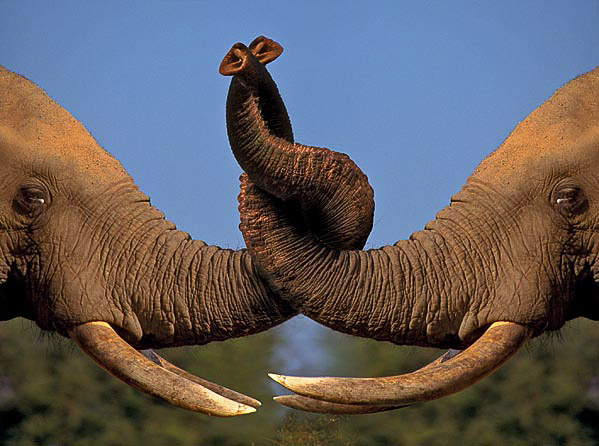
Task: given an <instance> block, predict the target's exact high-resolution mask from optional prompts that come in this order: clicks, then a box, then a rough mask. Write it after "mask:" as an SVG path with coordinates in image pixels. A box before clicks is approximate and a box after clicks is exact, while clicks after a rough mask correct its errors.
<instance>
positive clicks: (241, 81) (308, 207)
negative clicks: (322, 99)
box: [220, 38, 374, 249]
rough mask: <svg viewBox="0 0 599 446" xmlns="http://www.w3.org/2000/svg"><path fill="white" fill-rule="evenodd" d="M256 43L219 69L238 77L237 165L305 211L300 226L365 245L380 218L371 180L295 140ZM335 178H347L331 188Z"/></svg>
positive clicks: (339, 243)
mask: <svg viewBox="0 0 599 446" xmlns="http://www.w3.org/2000/svg"><path fill="white" fill-rule="evenodd" d="M259 39H264V38H258V39H256V40H259ZM262 42H263V44H264V45H265V47H268V46H269V45H270V46H272V45H278V44H276V43H275V42H272V41H270V40H268V39H264V40H263V41H262ZM253 45H254V43H252V45H250V48H246V47H245V45H243V44H240V43H238V44H236V45H234V46H233V48H232V49H231V51H229V53H228V54H227V55H226V56H225V58H224V60H223V63H222V64H221V69H220V71H221V73H222V74H224V75H233V76H234V77H233V80H232V81H231V86H230V88H229V94H228V96H227V131H228V134H229V142H230V144H231V148H232V150H233V153H234V155H235V157H236V159H237V161H238V162H239V164H240V165H241V167H242V168H243V169H244V171H245V172H246V173H247V174H248V175H249V176H250V178H251V180H252V181H253V182H255V183H256V184H257V185H258V186H259V187H260V188H261V189H263V190H266V191H268V192H269V193H271V194H273V195H275V196H276V197H278V198H280V199H282V200H284V201H288V202H293V203H294V204H295V208H296V209H299V211H300V212H299V214H298V222H304V223H305V224H306V225H307V226H308V227H309V228H310V230H311V232H312V233H314V234H315V235H316V236H317V237H318V239H319V240H320V241H321V242H322V243H324V244H325V245H327V246H329V247H332V248H337V249H360V248H362V247H363V246H364V244H365V243H366V239H367V237H368V234H369V233H370V230H371V229H372V220H373V214H374V194H373V191H372V188H371V187H370V185H369V184H368V179H367V177H366V175H364V174H363V173H362V172H361V171H360V169H358V168H357V166H356V165H355V164H354V163H353V162H352V161H351V160H350V159H349V157H348V156H347V155H345V154H342V153H337V152H332V151H330V150H327V149H321V148H317V147H309V146H304V145H301V144H294V143H293V137H292V135H291V130H290V124H289V128H288V127H287V123H288V118H287V120H285V119H282V118H277V117H278V116H284V117H285V118H286V117H287V113H286V111H285V106H284V104H283V102H282V99H281V97H280V95H279V92H278V89H277V86H276V84H275V83H274V81H273V80H272V78H271V77H270V74H269V73H268V71H267V70H266V68H265V67H264V61H263V59H261V58H260V55H259V54H258V55H256V54H255V53H256V51H252V46H253ZM279 48H280V47H279ZM281 51H282V49H280V51H279V53H278V54H280V52H281ZM278 54H277V55H278ZM275 57H276V56H275ZM270 60H272V59H270ZM270 60H268V61H270ZM331 178H340V179H341V181H339V182H335V183H332V182H330V179H331ZM333 184H334V187H331V185H333Z"/></svg>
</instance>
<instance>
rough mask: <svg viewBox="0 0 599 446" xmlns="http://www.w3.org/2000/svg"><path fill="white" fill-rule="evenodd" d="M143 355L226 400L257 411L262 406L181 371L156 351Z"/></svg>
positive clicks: (147, 351)
mask: <svg viewBox="0 0 599 446" xmlns="http://www.w3.org/2000/svg"><path fill="white" fill-rule="evenodd" d="M141 354H142V355H144V356H145V357H146V358H148V359H150V360H151V361H153V362H155V363H156V364H158V365H159V366H160V367H163V368H165V369H166V370H168V371H170V372H173V373H176V374H177V375H179V376H181V377H183V378H185V379H188V380H189V381H193V382H194V383H196V384H199V385H200V386H204V387H206V388H207V389H209V390H212V391H213V392H214V393H218V394H219V395H220V396H224V397H225V398H228V399H230V400H233V401H237V402H238V403H241V404H247V405H248V406H252V407H254V408H256V409H257V408H258V407H260V406H261V405H262V403H261V402H260V401H258V400H255V399H254V398H251V397H249V396H247V395H244V394H243V393H239V392H235V391H234V390H231V389H227V388H226V387H223V386H221V385H219V384H216V383H213V382H211V381H208V380H207V379H204V378H200V377H199V376H195V375H192V374H191V373H189V372H188V371H186V370H183V369H180V368H179V367H177V366H176V365H175V364H173V363H171V362H168V361H167V360H166V359H164V358H163V357H162V356H160V355H159V354H158V353H156V352H155V351H154V350H142V351H141Z"/></svg>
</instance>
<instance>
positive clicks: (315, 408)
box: [273, 395, 408, 415]
mask: <svg viewBox="0 0 599 446" xmlns="http://www.w3.org/2000/svg"><path fill="white" fill-rule="evenodd" d="M273 400H275V401H276V402H277V403H279V404H282V405H283V406H287V407H290V408H292V409H298V410H303V411H306V412H314V413H328V414H333V415H362V414H369V413H377V412H386V411H389V410H394V409H401V408H402V407H407V406H408V405H406V406H368V405H359V404H340V403H331V402H329V401H322V400H316V399H314V398H308V397H306V396H301V395H281V396H275V397H274V398H273Z"/></svg>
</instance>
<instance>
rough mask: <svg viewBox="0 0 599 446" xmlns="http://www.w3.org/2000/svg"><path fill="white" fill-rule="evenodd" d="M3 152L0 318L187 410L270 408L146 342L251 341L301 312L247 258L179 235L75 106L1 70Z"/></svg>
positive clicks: (0, 148) (225, 413) (218, 411)
mask: <svg viewBox="0 0 599 446" xmlns="http://www.w3.org/2000/svg"><path fill="white" fill-rule="evenodd" d="M287 121H288V119H287ZM0 160H1V163H0V192H1V195H0V320H8V319H11V318H15V317H24V318H27V319H30V320H32V321H35V322H36V323H37V324H38V325H39V327H41V328H42V329H44V330H50V331H54V332H57V333H59V334H61V335H63V336H67V337H70V338H71V339H73V340H74V341H75V342H76V343H77V344H78V345H79V346H80V347H81V348H82V349H83V350H85V352H86V353H88V354H89V355H90V356H92V358H93V359H94V360H95V361H97V362H98V363H99V365H101V366H102V367H104V368H105V369H107V370H108V371H109V372H110V373H112V374H113V375H115V376H116V377H118V378H120V379H122V380H124V381H125V382H127V383H128V384H130V385H132V386H134V387H136V388H138V389H140V390H142V391H144V392H147V393H150V394H152V395H155V396H158V397H160V398H162V399H164V400H166V401H168V402H170V403H172V404H175V405H177V406H180V407H183V408H187V409H191V410H196V411H200V412H205V413H208V414H212V415H219V416H231V415H237V414H243V413H249V412H253V411H254V410H255V407H257V406H259V404H260V403H259V402H258V401H256V400H254V399H252V398H249V397H246V396H244V395H241V394H238V393H236V392H233V391H230V390H228V389H225V388H222V387H220V386H218V385H215V384H212V383H209V382H207V381H204V380H202V379H200V378H197V377H194V376H193V375H190V374H187V373H186V372H184V371H183V370H180V369H177V368H176V367H175V366H173V365H172V364H169V363H168V362H166V361H165V360H163V359H162V358H160V357H159V356H158V355H156V354H155V353H153V352H152V351H146V352H145V353H146V354H145V355H142V354H141V353H140V352H139V351H138V350H137V349H148V348H152V347H167V346H180V345H186V344H187V345H190V344H205V343H207V342H210V341H214V340H224V339H228V338H232V337H239V336H246V335H249V334H252V333H257V332H260V331H262V330H265V329H268V328H270V327H272V326H274V325H276V324H279V323H281V322H283V321H284V320H286V319H288V318H289V317H291V316H293V315H294V314H295V313H296V312H295V310H293V309H292V308H291V306H290V305H289V304H287V303H285V302H284V301H281V300H279V299H277V298H276V295H275V294H274V293H273V292H272V291H271V290H270V289H269V287H268V286H267V285H266V284H265V283H264V281H263V280H261V279H260V277H259V276H258V274H257V273H256V270H255V267H254V265H253V263H252V261H251V259H250V257H249V255H248V254H247V252H245V251H231V250H226V249H220V248H218V247H215V246H209V245H207V244H205V243H204V242H201V241H196V240H191V239H190V237H189V235H188V234H186V233H183V232H180V231H178V230H176V227H175V225H174V224H172V223H170V222H169V221H167V220H166V219H165V217H164V215H163V214H162V213H161V212H160V211H158V210H157V209H156V208H154V207H153V206H152V205H151V204H150V201H149V199H148V197H147V196H146V195H144V194H143V193H142V192H141V191H140V190H139V189H138V188H137V186H136V185H135V183H134V182H133V180H132V178H131V177H130V176H129V175H128V174H127V172H126V171H125V169H124V168H123V167H122V166H121V164H120V163H119V162H118V161H117V160H116V159H114V158H113V157H112V156H111V155H109V154H108V153H107V152H106V151H105V150H104V149H103V148H102V147H100V145H99V144H98V143H97V142H96V141H95V140H94V138H93V137H92V136H91V135H90V134H89V133H88V132H87V130H86V129H85V128H84V127H83V126H82V125H81V124H80V123H79V122H78V121H77V120H76V119H75V118H73V116H72V115H71V114H69V113H68V112H67V111H66V110H65V109H63V108H62V107H61V106H59V105H58V104H57V103H56V102H54V101H53V100H52V99H50V97H48V95H47V94H46V93H45V92H44V91H43V90H42V89H40V88H39V87H37V86H36V85H35V84H33V83H32V82H30V81H29V80H27V79H25V78H23V77H21V76H19V75H17V74H15V73H12V72H10V71H8V70H6V69H4V68H2V67H0Z"/></svg>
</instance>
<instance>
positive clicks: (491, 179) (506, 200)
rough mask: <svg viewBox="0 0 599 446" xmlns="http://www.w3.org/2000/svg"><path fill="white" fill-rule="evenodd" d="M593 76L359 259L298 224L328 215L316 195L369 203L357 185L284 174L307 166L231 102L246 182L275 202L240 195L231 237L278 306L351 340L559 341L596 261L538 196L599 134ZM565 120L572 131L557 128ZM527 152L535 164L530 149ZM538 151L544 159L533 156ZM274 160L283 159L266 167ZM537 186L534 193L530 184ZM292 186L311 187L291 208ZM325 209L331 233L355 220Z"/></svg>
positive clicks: (351, 179)
mask: <svg viewBox="0 0 599 446" xmlns="http://www.w3.org/2000/svg"><path fill="white" fill-rule="evenodd" d="M594 73H595V74H589V75H586V79H587V83H586V84H585V83H584V82H583V81H573V83H572V85H573V86H570V87H569V88H568V87H564V89H563V90H564V91H565V93H561V96H560V97H559V98H558V97H556V98H555V99H552V100H550V101H548V103H547V104H546V105H544V106H542V107H540V108H539V109H538V110H537V111H536V112H534V113H533V114H531V116H530V117H529V118H528V119H527V120H526V121H525V122H524V123H523V124H521V125H520V126H519V127H518V129H516V130H515V131H514V133H513V135H512V136H510V138H508V140H507V141H506V143H504V145H503V146H502V148H501V149H500V150H498V151H497V152H495V153H494V154H493V155H492V156H491V157H489V159H488V160H486V161H485V162H484V163H483V164H482V165H481V168H479V169H478V170H477V172H476V173H475V174H474V175H473V176H472V177H471V178H470V179H469V181H468V183H467V185H466V186H465V187H464V188H463V190H462V191H461V192H460V193H459V194H457V195H456V197H454V199H453V202H452V204H451V205H450V206H449V207H448V208H446V209H444V210H443V211H441V212H440V213H439V214H438V216H437V219H436V220H435V221H433V222H431V223H429V224H428V225H427V226H426V228H425V230H424V231H420V232H417V233H415V234H413V235H412V237H411V238H410V240H407V241H400V242H398V243H397V244H396V245H394V246H391V247H384V248H381V249H379V250H372V251H368V252H355V251H348V250H342V249H340V248H339V247H338V246H334V245H333V246H331V245H329V246H326V244H325V243H323V241H322V239H321V238H320V237H318V231H319V220H318V219H313V220H308V223H307V224H306V223H305V221H304V219H302V218H301V215H299V216H298V207H299V208H300V209H305V206H306V205H305V204H304V201H308V202H309V203H310V204H309V205H311V206H313V207H315V208H318V209H324V208H326V207H327V205H328V204H329V203H330V202H329V201H327V200H326V199H320V200H319V198H318V197H319V196H321V195H320V194H321V192H319V190H326V191H329V192H330V191H336V190H339V188H341V187H343V188H344V192H343V194H347V195H344V196H350V197H351V199H352V201H354V202H360V198H359V197H356V196H355V195H351V193H350V192H349V191H357V193H358V195H359V194H362V199H363V197H364V196H365V195H366V194H364V189H361V186H360V176H359V175H356V174H354V175H350V174H348V173H347V171H342V170H341V168H340V169H325V170H324V171H323V170H319V169H313V170H310V169H307V168H304V166H305V164H304V163H301V162H299V163H298V162H295V163H294V162H293V161H288V160H290V159H303V157H306V158H308V159H310V156H309V155H305V154H304V150H302V149H303V146H300V145H299V144H295V145H294V146H290V145H284V144H282V143H280V142H278V141H277V140H276V138H269V135H268V128H267V127H266V126H265V125H264V122H263V121H264V120H263V119H261V116H260V111H259V104H260V101H258V100H255V99H254V100H253V101H250V100H245V101H240V100H237V101H235V102H232V101H228V104H229V103H230V105H229V106H228V107H230V108H232V109H233V110H231V111H229V112H228V114H227V116H228V118H229V120H230V121H232V122H228V126H229V128H230V129H234V130H235V131H233V132H231V131H230V132H229V134H230V138H231V145H232V147H233V150H234V151H235V152H236V157H237V159H238V160H239V161H240V164H241V165H242V167H243V168H244V169H245V170H246V172H248V175H249V177H250V179H251V180H253V181H256V184H257V185H258V186H260V187H261V188H263V189H264V190H265V191H266V192H268V194H271V196H269V195H268V194H266V193H265V192H262V191H261V190H259V189H258V188H257V187H255V185H253V184H251V183H249V182H245V183H244V184H243V190H242V193H241V195H240V208H239V209H240V213H241V225H240V228H241V230H242V232H243V234H244V238H245V241H246V244H247V246H248V250H249V252H250V254H251V255H252V257H254V258H255V259H256V261H257V263H258V265H259V268H260V271H261V273H262V274H264V276H265V277H266V278H267V279H268V281H269V283H270V284H271V285H272V287H273V288H274V289H275V290H277V291H278V292H279V293H280V296H281V297H282V298H284V299H288V300H289V301H290V302H292V304H293V305H294V306H295V307H296V308H298V309H300V311H302V312H303V313H305V314H306V315H308V316H309V317H311V318H313V319H315V320H316V321H318V322H321V323H323V324H325V325H327V326H329V327H331V328H333V329H336V330H340V331H343V332H346V333H351V334H356V335H360V336H366V337H370V338H375V339H380V340H389V341H392V342H396V343H402V344H416V345H425V346H427V345H428V346H449V347H461V346H465V345H468V344H470V343H471V342H472V341H474V340H475V339H476V338H477V337H478V336H479V335H480V334H481V333H482V330H484V329H485V328H486V327H487V326H489V325H490V324H491V323H493V322H497V321H510V322H515V323H518V324H521V325H526V326H527V327H530V328H531V329H532V330H533V332H534V334H539V333H541V332H542V331H544V330H547V329H558V328H560V327H561V326H562V325H563V323H564V322H565V321H566V320H567V319H569V318H572V317H576V316H578V315H581V314H583V313H582V310H581V309H580V304H579V303H577V302H576V299H580V296H577V287H578V285H577V284H579V283H580V282H581V278H582V276H581V274H582V271H584V269H585V268H587V269H588V266H586V267H585V264H590V262H591V260H589V258H590V257H586V256H585V257H583V256H582V255H578V256H577V255H576V253H577V252H578V253H580V254H584V253H585V252H586V249H585V248H583V249H581V247H580V246H581V245H580V243H581V241H582V239H580V238H572V233H571V232H568V230H567V229H564V228H567V226H564V223H563V221H562V220H560V219H559V216H556V215H555V214H554V213H553V214H552V212H555V211H554V210H553V209H548V199H549V198H550V194H551V189H550V190H548V191H547V190H545V188H546V186H547V184H549V185H551V184H552V183H553V182H555V181H557V180H559V178H560V175H563V176H565V175H568V174H571V173H570V172H571V168H570V167H569V166H570V165H571V164H572V162H571V161H570V160H568V159H564V157H565V156H566V155H567V154H568V153H570V150H571V148H572V147H576V146H578V145H579V144H581V141H582V140H584V134H585V129H587V128H589V127H592V125H593V122H596V121H593V120H592V119H590V118H589V116H594V115H595V114H596V109H597V107H596V103H593V99H592V98H593V97H596V96H595V91H596V85H597V84H596V83H593V82H596V80H595V81H594V80H593V79H594V78H596V74H597V70H595V72H594ZM577 82H578V83H577ZM589 86H590V90H591V91H590V92H589V91H587V90H589ZM559 94H560V93H558V94H557V95H556V96H558V95H559ZM593 104H595V105H593ZM583 111H584V113H583ZM570 120H571V121H572V125H571V126H569V127H566V123H569V122H570ZM236 121H238V122H236ZM554 133H555V134H556V137H555V138H553V136H552V135H553V134H554ZM521 135H525V136H521ZM550 135H551V138H550V137H549V136H550ZM565 135H567V138H566V137H565ZM521 139H524V140H525V142H524V143H522V142H520V140H521ZM538 144H542V146H541V147H536V145H538ZM531 146H532V147H535V151H534V153H533V152H532V151H530V150H527V148H528V147H531ZM539 150H541V151H544V152H545V153H546V156H544V157H539V156H538V151H539ZM276 151H279V152H278V153H280V152H283V153H282V154H279V155H276V156H277V157H278V158H276V159H275V160H274V161H273V159H272V158H273V157H275V155H274V154H275V153H276ZM510 154H512V155H514V156H513V157H510ZM318 156H319V157H321V158H322V159H323V160H324V161H319V165H325V166H328V165H334V164H335V163H336V162H338V163H339V164H342V165H343V166H344V167H345V168H348V169H350V170H351V169H353V170H357V167H355V165H353V163H348V162H347V159H345V160H343V159H342V158H339V157H338V155H336V154H334V153H331V152H328V151H327V150H326V149H318ZM328 163H331V164H328ZM548 163H551V164H550V165H549V167H548ZM297 165H299V167H297V168H295V167H296V166H297ZM294 168H295V169H294ZM266 170H268V171H267V172H266ZM271 170H272V171H271ZM561 171H563V172H564V173H562V174H560V173H559V172H561ZM342 172H343V173H342ZM556 172H557V173H556ZM544 174H545V175H547V179H544V177H543V175H544ZM269 175H270V176H273V177H277V176H281V177H285V179H283V180H281V183H282V185H279V183H277V182H275V181H273V182H270V183H266V182H265V183H264V184H261V183H260V182H259V181H257V179H258V178H261V177H264V176H269ZM286 175H289V176H288V177H287V176H286ZM551 175H555V176H557V180H555V179H554V178H553V177H551ZM312 176H317V177H318V178H316V179H313V178H311V177H312ZM537 177H541V181H540V183H539V184H535V183H532V184H531V180H532V179H533V178H537ZM319 178H320V179H321V180H324V181H322V182H319V181H318V179H319ZM296 182H301V183H308V184H312V185H314V190H311V189H310V188H308V189H307V190H308V191H307V192H304V191H303V190H302V191H301V193H298V194H296V195H294V196H293V199H294V200H295V202H294V201H290V200H289V198H290V196H291V195H290V190H291V191H292V192H293V191H296V190H298V189H299V188H297V187H295V184H296ZM342 185H343V186H342ZM313 197H316V199H314V198H313ZM312 200H314V201H312ZM298 202H299V206H298V204H297V203H298ZM315 203H318V204H315ZM334 203H335V204H334V205H333V209H330V212H329V213H327V215H328V216H330V218H329V219H328V220H327V221H326V227H327V232H329V231H330V228H331V227H335V226H337V227H338V228H340V229H339V232H343V231H346V230H347V226H344V225H343V224H341V223H339V224H338V222H339V221H340V219H343V214H344V213H345V214H346V216H347V215H351V216H352V217H354V216H355V214H351V211H349V210H348V209H343V211H344V212H339V208H340V207H341V206H342V205H340V203H342V198H341V197H340V198H339V200H338V201H335V202H334ZM355 210H356V208H354V211H355ZM357 212H358V214H359V212H360V210H359V208H358V210H357ZM331 248H337V249H331ZM584 314H585V315H587V314H590V313H588V311H587V312H585V313H584ZM591 316H592V314H591Z"/></svg>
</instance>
